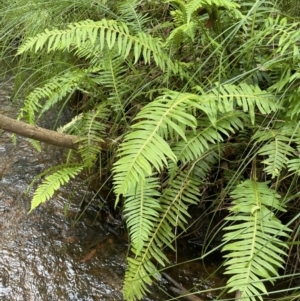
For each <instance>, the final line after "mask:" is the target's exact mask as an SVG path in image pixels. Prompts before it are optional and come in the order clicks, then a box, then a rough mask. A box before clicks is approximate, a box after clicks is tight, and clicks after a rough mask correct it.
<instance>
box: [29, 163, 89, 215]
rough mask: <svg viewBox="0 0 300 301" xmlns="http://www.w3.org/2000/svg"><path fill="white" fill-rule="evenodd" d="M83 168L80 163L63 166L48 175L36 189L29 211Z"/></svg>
mask: <svg viewBox="0 0 300 301" xmlns="http://www.w3.org/2000/svg"><path fill="white" fill-rule="evenodd" d="M82 169H83V166H82V165H74V166H68V167H63V168H61V169H59V170H58V171H55V172H54V173H53V174H52V175H49V176H47V177H46V178H45V180H44V181H43V182H42V183H41V184H40V185H39V187H38V188H37V189H36V191H35V193H34V195H33V198H32V201H31V207H30V211H29V213H30V212H31V211H32V210H34V209H35V208H36V207H38V206H39V205H40V204H42V203H44V202H46V201H47V200H49V199H50V198H51V197H52V196H53V195H54V193H55V191H57V190H58V189H59V188H60V187H61V186H62V185H64V184H66V183H68V182H69V181H70V179H71V178H74V177H75V176H77V175H78V174H79V173H80V172H81V171H82Z"/></svg>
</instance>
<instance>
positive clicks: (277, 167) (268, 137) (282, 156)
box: [253, 127, 295, 178]
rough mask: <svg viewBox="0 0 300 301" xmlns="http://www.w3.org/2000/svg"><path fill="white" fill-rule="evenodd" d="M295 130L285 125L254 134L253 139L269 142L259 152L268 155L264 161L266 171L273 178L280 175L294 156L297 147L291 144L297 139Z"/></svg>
mask: <svg viewBox="0 0 300 301" xmlns="http://www.w3.org/2000/svg"><path fill="white" fill-rule="evenodd" d="M286 130H287V131H286ZM293 132H294V130H293V128H292V127H283V128H281V129H276V128H274V129H268V130H264V131H263V132H261V131H258V132H257V133H256V134H255V135H254V136H253V140H256V141H257V142H262V141H264V142H265V141H266V142H267V143H265V144H264V145H263V146H262V147H261V148H260V149H259V150H258V152H257V153H258V154H259V155H261V156H265V157H267V158H266V159H264V160H263V161H262V163H263V164H265V168H264V171H265V172H266V173H267V174H269V175H271V176H272V178H275V177H278V176H279V175H280V174H281V172H282V170H283V169H284V168H286V167H287V165H288V164H289V159H290V158H291V157H293V156H294V152H295V149H294V148H293V147H292V146H291V144H292V142H294V140H295V137H294V138H293Z"/></svg>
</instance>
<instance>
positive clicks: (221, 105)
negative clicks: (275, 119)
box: [209, 83, 280, 124]
mask: <svg viewBox="0 0 300 301" xmlns="http://www.w3.org/2000/svg"><path fill="white" fill-rule="evenodd" d="M210 93H212V94H213V95H214V96H215V97H214V98H213V99H211V98H209V100H210V106H211V107H212V108H217V109H218V111H220V112H222V113H225V112H231V111H233V110H235V109H236V107H240V108H241V109H242V110H243V111H244V112H248V114H249V116H250V119H251V122H252V124H254V122H255V113H256V109H258V110H259V112H260V113H262V114H269V113H271V112H275V111H276V110H278V109H279V108H280V106H279V104H278V103H277V99H276V98H275V97H274V95H272V94H271V93H269V92H266V91H262V90H261V89H260V88H259V87H258V86H253V85H249V84H246V83H240V84H239V85H232V84H224V85H220V84H218V83H217V84H216V88H213V89H212V90H211V91H210Z"/></svg>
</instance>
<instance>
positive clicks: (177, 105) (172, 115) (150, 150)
mask: <svg viewBox="0 0 300 301" xmlns="http://www.w3.org/2000/svg"><path fill="white" fill-rule="evenodd" d="M170 93H172V92H171V91H170V92H169V94H167V93H166V94H165V95H163V96H161V97H158V98H157V99H156V100H154V101H152V102H151V103H149V104H148V105H146V106H145V107H144V108H143V110H142V111H141V112H140V113H139V114H138V115H137V116H136V118H135V120H140V121H139V122H137V123H136V124H134V125H133V126H132V129H133V130H134V131H133V132H131V133H129V134H128V135H126V136H125V139H124V141H123V143H122V144H121V146H120V148H119V151H118V157H119V159H118V161H117V162H116V163H115V164H114V168H113V172H114V184H115V193H116V195H117V198H118V197H119V196H120V195H121V194H124V195H126V194H127V191H128V190H129V189H132V188H133V187H135V185H136V184H138V183H139V182H140V181H143V179H144V178H145V177H147V176H150V175H151V174H152V172H153V168H154V169H155V170H156V171H161V170H162V169H163V168H164V167H165V166H167V165H168V162H167V159H170V160H171V161H174V162H175V161H176V156H175V155H174V153H173V151H172V150H171V148H170V146H169V144H168V143H167V142H166V140H165V139H168V138H169V136H171V137H172V138H173V139H179V137H181V138H183V139H186V138H185V128H186V127H187V126H190V127H191V128H195V127H196V119H195V117H194V116H193V115H192V114H191V113H189V112H190V111H191V108H192V107H198V104H197V103H196V102H195V101H194V100H193V99H190V98H192V95H185V94H182V95H180V94H178V93H175V92H174V94H175V95H178V96H179V97H178V98H175V99H173V98H172V97H170V95H171V94H170ZM189 97H190V98H189Z"/></svg>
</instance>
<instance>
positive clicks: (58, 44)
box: [17, 19, 185, 76]
mask: <svg viewBox="0 0 300 301" xmlns="http://www.w3.org/2000/svg"><path fill="white" fill-rule="evenodd" d="M87 41H89V42H90V43H91V44H92V45H95V44H98V45H99V44H100V50H101V51H103V49H104V47H108V49H110V50H111V49H113V48H114V47H117V49H118V54H119V55H121V56H122V57H123V58H124V59H126V58H127V57H128V56H129V55H130V53H132V56H133V57H134V59H133V60H134V64H135V63H137V62H138V61H139V59H140V57H141V56H142V58H143V60H144V62H145V63H146V64H149V63H150V62H152V60H153V61H154V62H155V63H156V65H157V66H158V67H159V68H161V70H162V71H165V70H166V69H168V70H170V71H171V72H173V73H175V74H178V73H179V74H180V75H181V76H184V73H185V72H184V70H183V69H182V67H181V65H179V64H178V63H177V62H173V61H172V60H171V59H170V58H169V57H168V55H167V54H166V53H165V52H164V50H163V47H162V42H161V41H160V40H159V39H157V38H153V37H152V36H150V35H148V34H145V33H143V32H138V33H137V34H136V36H134V35H131V34H130V32H129V29H128V26H127V25H126V24H125V23H122V22H117V21H114V20H106V19H103V20H101V21H92V20H85V21H81V22H77V23H71V24H68V28H67V29H65V30H58V29H55V30H51V31H49V30H45V32H44V33H41V34H38V35H36V36H35V37H32V38H29V39H27V40H26V41H25V42H24V43H23V44H22V45H21V46H20V47H19V49H18V53H17V54H22V53H24V52H26V51H29V50H33V49H34V51H35V52H37V51H39V50H41V49H42V48H43V47H45V46H47V49H48V52H50V51H54V50H68V51H69V50H72V49H74V48H80V47H81V46H82V45H84V44H85V43H86V42H87Z"/></svg>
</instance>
